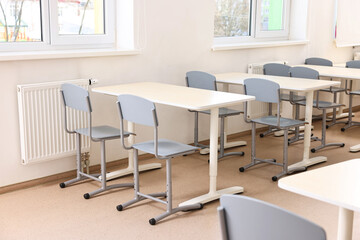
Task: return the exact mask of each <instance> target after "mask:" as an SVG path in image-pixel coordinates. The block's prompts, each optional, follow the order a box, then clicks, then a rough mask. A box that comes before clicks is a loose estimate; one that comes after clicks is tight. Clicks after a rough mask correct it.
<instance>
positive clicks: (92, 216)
mask: <svg viewBox="0 0 360 240" xmlns="http://www.w3.org/2000/svg"><path fill="white" fill-rule="evenodd" d="M319 123H320V122H316V123H315V130H314V133H315V134H316V135H318V136H319V133H320V132H319V130H318V129H319V127H320V126H319ZM340 128H341V125H337V126H334V127H332V128H330V129H329V130H328V141H329V142H330V141H333V142H334V141H337V142H338V141H343V142H345V144H346V146H345V147H344V148H333V149H327V150H322V151H319V152H318V153H314V154H311V156H317V155H324V156H327V157H328V161H327V162H326V163H322V164H319V165H317V166H313V167H311V168H309V169H308V170H312V169H315V168H318V167H323V166H326V165H329V164H334V163H336V162H339V161H343V160H348V159H353V158H358V157H360V154H359V153H349V151H348V150H349V147H350V146H352V145H355V144H357V143H360V138H359V137H358V136H360V128H358V127H354V128H352V129H351V130H348V131H346V132H345V133H342V132H341V131H340ZM243 139H244V140H246V141H248V142H249V143H250V136H246V137H244V138H243ZM257 140H258V141H257V142H258V147H259V148H258V156H259V157H275V158H277V159H279V160H280V159H281V158H282V138H278V137H273V136H269V137H266V138H264V139H260V138H258V139H257ZM318 144H319V143H317V142H313V143H312V146H316V145H318ZM240 149H241V150H244V151H245V156H244V157H228V158H226V159H224V160H222V161H221V162H219V165H218V183H217V185H218V188H225V187H230V186H234V185H238V186H243V187H244V188H245V192H244V193H243V194H244V195H246V196H251V197H254V198H258V199H261V200H264V201H267V202H270V203H273V204H276V205H279V206H281V207H283V208H286V209H288V210H290V211H293V212H295V213H297V214H299V215H301V216H304V217H305V218H308V219H310V220H311V221H314V222H315V223H318V224H319V225H321V226H322V227H323V228H324V229H325V230H326V232H327V236H328V239H330V240H332V239H336V233H337V216H338V209H337V207H335V206H332V205H329V204H326V203H322V202H320V201H317V200H313V199H310V198H307V197H302V196H299V195H296V194H294V193H290V192H287V191H284V190H282V189H279V188H278V186H277V183H274V182H272V181H271V177H272V176H273V175H274V174H276V173H277V172H279V171H280V169H279V167H276V166H270V165H262V166H259V167H254V168H252V169H250V170H248V171H246V172H245V173H240V172H239V171H238V168H239V167H240V166H243V165H244V164H247V163H248V162H249V157H250V145H248V146H247V147H242V148H239V149H237V150H240ZM302 151H303V145H302V143H301V144H300V143H299V144H295V145H292V146H291V147H290V148H289V162H290V163H294V162H297V161H300V160H301V158H302ZM207 159H208V158H207V156H201V155H199V154H194V155H191V156H187V157H179V158H176V159H174V160H173V192H174V203H175V204H178V203H180V202H182V201H184V200H187V199H189V198H192V197H195V196H197V195H201V194H204V193H206V192H207V190H208V184H209V183H208V181H209V178H208V171H209V169H208V162H207ZM144 162H159V161H158V160H154V159H150V160H146V161H144ZM163 166H164V165H163ZM140 177H141V182H140V184H141V187H142V190H143V191H144V192H151V191H162V190H163V189H164V181H165V168H162V169H161V170H155V171H149V172H146V173H142V174H141V176H140ZM131 180H132V177H130V176H129V177H125V178H121V179H117V180H114V181H112V182H119V183H120V182H130V181H131ZM97 186H98V184H97V183H94V182H92V181H88V182H86V183H82V184H77V185H74V186H71V187H67V188H65V189H60V188H59V186H58V182H49V183H47V184H43V185H40V186H34V187H32V188H28V189H24V190H20V191H14V192H10V193H5V194H2V195H1V196H0V216H1V217H0V239H1V240H9V239H17V240H27V239H31V240H35V239H36V240H47V239H71V240H72V239H90V240H91V239H97V240H100V239H102V240H105V239H207V240H211V239H220V232H219V224H218V219H217V212H216V208H217V206H218V205H219V202H218V201H214V202H211V203H208V204H206V205H205V206H204V208H203V209H202V210H200V211H194V212H181V213H178V214H176V215H174V216H172V217H169V218H167V219H166V220H163V221H161V222H159V223H158V224H157V225H156V226H151V225H149V223H148V219H150V218H152V217H154V216H156V215H158V214H160V213H161V212H162V211H163V210H164V207H165V206H164V205H162V204H160V203H156V202H148V201H145V202H143V203H140V204H137V205H136V206H133V207H130V208H128V209H126V210H124V211H122V212H118V211H117V210H116V209H115V207H116V205H118V204H120V203H122V202H124V201H127V200H129V199H131V198H132V197H133V192H132V189H122V190H113V191H112V192H110V193H107V194H103V195H101V196H98V197H94V198H92V199H90V200H85V199H84V198H83V196H82V195H83V194H84V193H86V192H88V191H92V190H94V189H96V188H97ZM259 230H260V229H259ZM353 236H354V238H353V239H360V217H359V214H358V213H355V221H354V235H353Z"/></svg>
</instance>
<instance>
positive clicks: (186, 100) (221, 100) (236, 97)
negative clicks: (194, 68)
mask: <svg viewBox="0 0 360 240" xmlns="http://www.w3.org/2000/svg"><path fill="white" fill-rule="evenodd" d="M92 91H93V92H98V93H103V94H108V95H114V96H117V95H119V94H133V95H138V96H141V97H143V98H146V99H148V100H150V101H152V102H155V103H160V104H166V105H170V106H175V107H180V108H186V109H190V110H197V111H199V110H208V109H211V108H214V107H216V108H219V107H225V106H232V105H238V104H239V103H241V102H245V101H251V100H255V97H253V96H246V95H242V94H234V93H227V92H220V91H209V90H203V89H197V88H189V87H184V86H177V85H171V84H164V83H157V82H138V83H130V84H121V85H114V86H105V87H97V88H93V89H92Z"/></svg>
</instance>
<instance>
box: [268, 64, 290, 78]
mask: <svg viewBox="0 0 360 240" xmlns="http://www.w3.org/2000/svg"><path fill="white" fill-rule="evenodd" d="M289 69H290V66H288V65H285V64H281V63H267V64H265V65H264V67H263V70H264V75H273V76H281V77H288V76H289Z"/></svg>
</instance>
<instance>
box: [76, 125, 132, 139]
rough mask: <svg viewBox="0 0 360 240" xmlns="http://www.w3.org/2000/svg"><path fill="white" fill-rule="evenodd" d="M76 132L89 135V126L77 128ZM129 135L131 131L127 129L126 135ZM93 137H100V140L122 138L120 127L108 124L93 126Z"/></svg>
mask: <svg viewBox="0 0 360 240" xmlns="http://www.w3.org/2000/svg"><path fill="white" fill-rule="evenodd" d="M75 132H77V133H79V134H81V135H85V136H88V137H89V130H88V128H80V129H76V130H75ZM129 135H130V133H129V132H126V131H125V133H124V136H125V137H128V136H129ZM92 137H93V138H94V139H99V140H101V139H110V138H120V129H118V128H114V127H110V126H106V125H103V126H96V127H92Z"/></svg>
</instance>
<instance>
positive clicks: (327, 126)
mask: <svg viewBox="0 0 360 240" xmlns="http://www.w3.org/2000/svg"><path fill="white" fill-rule="evenodd" d="M333 103H337V93H336V92H334V101H333ZM339 123H347V122H346V121H336V108H333V112H332V118H331V123H330V124H328V125H326V128H329V127H332V126H334V125H336V124H339Z"/></svg>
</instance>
